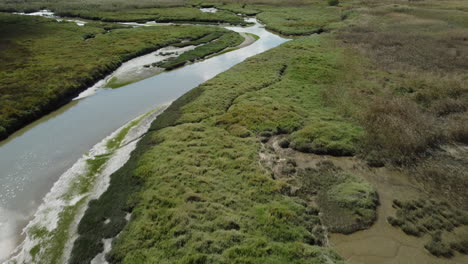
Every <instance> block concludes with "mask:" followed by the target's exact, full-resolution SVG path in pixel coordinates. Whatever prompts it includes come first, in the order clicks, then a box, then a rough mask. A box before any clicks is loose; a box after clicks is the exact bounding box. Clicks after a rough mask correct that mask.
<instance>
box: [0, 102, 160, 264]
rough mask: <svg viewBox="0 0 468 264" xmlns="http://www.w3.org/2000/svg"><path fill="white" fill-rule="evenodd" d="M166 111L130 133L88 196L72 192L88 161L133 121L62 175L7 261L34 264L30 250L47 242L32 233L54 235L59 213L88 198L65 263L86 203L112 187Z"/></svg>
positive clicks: (68, 250)
mask: <svg viewBox="0 0 468 264" xmlns="http://www.w3.org/2000/svg"><path fill="white" fill-rule="evenodd" d="M165 108H166V107H163V108H159V109H158V110H156V111H153V112H152V113H150V114H148V115H146V116H144V117H143V118H142V120H140V121H139V123H138V124H137V125H135V126H134V127H132V128H131V129H130V130H129V131H128V133H127V135H126V136H125V138H124V140H123V141H122V142H121V146H122V147H120V148H118V149H117V150H115V151H114V152H113V153H112V156H111V158H110V159H109V160H108V161H107V162H106V163H105V165H104V166H105V167H104V169H103V170H102V172H101V173H100V174H99V175H98V176H97V179H96V181H95V183H94V185H93V188H92V189H91V190H90V191H89V192H88V193H85V194H74V193H70V192H71V191H72V186H73V183H74V181H75V180H76V178H77V177H79V176H81V175H83V174H85V173H87V169H88V164H87V160H89V159H94V158H96V157H97V156H98V155H103V154H107V152H108V151H109V150H108V148H107V142H108V141H109V140H111V139H113V138H114V137H116V136H117V135H118V133H119V132H120V131H122V129H124V128H125V127H127V126H128V125H129V124H130V123H131V122H132V121H133V120H132V121H131V122H129V123H127V124H126V125H124V126H122V127H121V128H119V129H118V130H116V131H114V132H113V133H112V134H111V135H109V136H107V137H106V138H105V139H103V140H102V141H101V142H99V143H98V144H96V145H95V146H94V147H93V148H92V149H91V150H90V152H89V153H88V154H85V155H83V157H81V158H80V159H79V160H78V161H77V162H76V163H75V164H74V165H73V166H72V167H71V168H70V169H68V170H67V171H66V172H65V173H63V174H62V176H61V177H60V178H59V179H58V180H57V182H55V184H54V185H53V187H52V189H51V190H50V192H49V193H48V194H47V195H46V196H45V198H44V199H43V202H42V204H41V205H40V206H39V208H38V210H37V211H36V213H35V214H34V218H33V220H31V221H30V222H29V223H28V225H27V226H26V227H25V228H24V229H23V235H24V236H25V239H24V241H23V243H21V245H19V246H18V247H17V249H16V250H15V253H14V257H13V258H11V259H10V260H8V261H7V262H6V263H32V262H33V259H32V256H31V254H30V251H31V249H33V248H34V247H35V246H36V245H41V246H43V245H42V244H41V243H43V242H44V241H43V240H42V238H36V237H34V236H33V234H32V233H33V230H37V228H45V229H47V231H49V232H53V231H54V230H55V229H56V228H57V224H58V222H59V220H60V213H61V212H62V211H63V210H64V209H65V208H66V207H68V206H73V205H76V203H78V202H79V201H80V200H81V199H82V198H84V197H85V196H86V201H85V205H84V206H82V207H81V208H80V210H78V213H77V214H76V215H75V218H74V221H73V222H72V224H71V226H70V227H69V230H70V233H71V234H73V235H72V237H71V238H70V239H69V241H68V242H67V244H66V245H65V248H64V254H63V258H64V259H63V260H64V261H63V262H64V263H65V262H66V260H67V259H68V257H69V255H70V253H71V249H72V246H73V242H74V240H75V239H76V238H77V235H76V230H77V227H78V223H79V221H80V220H81V218H82V217H83V215H84V212H85V211H86V208H87V203H88V202H89V201H90V200H91V199H97V198H99V197H100V196H101V195H102V194H103V193H104V192H105V191H106V190H107V188H108V186H109V184H110V175H111V174H112V173H114V172H115V171H116V170H118V169H119V168H120V167H122V166H123V165H124V164H125V163H126V162H127V161H128V159H129V158H130V154H131V152H132V151H133V150H134V149H135V147H136V145H137V143H138V141H139V139H140V138H141V136H142V135H143V134H144V133H145V132H146V131H147V130H148V129H149V127H150V125H151V122H152V121H153V120H154V119H155V118H156V117H157V116H158V115H159V114H160V113H162V112H163V111H164V109H165ZM140 118H141V117H138V118H136V119H134V120H138V119H140ZM70 195H71V196H70ZM65 197H68V198H65ZM2 213H3V212H2ZM0 228H1V227H0ZM7 246H8V245H6V247H7ZM2 248H3V247H2ZM109 250H110V249H109ZM106 252H107V251H106ZM15 261H16V262H15Z"/></svg>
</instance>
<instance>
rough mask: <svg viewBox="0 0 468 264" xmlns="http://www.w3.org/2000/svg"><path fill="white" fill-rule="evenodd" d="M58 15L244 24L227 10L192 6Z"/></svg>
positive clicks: (128, 19) (107, 18)
mask: <svg viewBox="0 0 468 264" xmlns="http://www.w3.org/2000/svg"><path fill="white" fill-rule="evenodd" d="M57 14H58V15H60V16H69V17H81V18H87V19H93V20H101V21H106V22H124V21H133V22H146V21H156V22H161V23H162V22H176V23H229V24H236V25H245V24H246V23H245V22H244V20H243V19H242V18H241V17H239V16H236V15H235V14H233V13H231V12H227V11H218V12H216V13H204V12H202V11H200V10H199V9H198V8H194V7H173V8H145V9H130V10H120V11H119V12H108V11H96V10H71V11H60V12H58V13H57Z"/></svg>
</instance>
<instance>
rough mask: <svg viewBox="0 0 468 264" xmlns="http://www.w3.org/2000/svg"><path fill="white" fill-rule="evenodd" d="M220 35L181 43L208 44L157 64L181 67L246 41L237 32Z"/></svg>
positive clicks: (165, 67) (169, 67)
mask: <svg viewBox="0 0 468 264" xmlns="http://www.w3.org/2000/svg"><path fill="white" fill-rule="evenodd" d="M220 35H221V36H219V37H218V38H216V39H214V38H213V37H212V35H208V36H207V37H205V38H202V40H199V41H192V42H184V43H181V44H184V45H197V44H201V43H206V44H204V45H202V46H199V47H196V48H195V49H193V50H190V51H187V52H184V53H183V54H181V55H180V56H178V57H172V58H169V59H167V60H164V61H161V62H159V63H157V64H156V65H155V66H158V67H162V68H164V69H166V70H172V69H175V68H178V67H181V66H183V65H185V64H186V63H190V62H194V61H195V60H199V59H203V58H206V57H207V56H210V55H212V54H215V53H218V52H220V51H222V50H224V49H226V48H229V47H235V46H238V45H240V44H241V43H242V42H243V41H244V38H243V37H242V36H241V35H239V34H238V33H236V32H229V33H221V34H220ZM207 42H208V43H207ZM181 44H179V45H181Z"/></svg>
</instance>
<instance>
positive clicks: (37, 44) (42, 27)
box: [0, 13, 240, 138]
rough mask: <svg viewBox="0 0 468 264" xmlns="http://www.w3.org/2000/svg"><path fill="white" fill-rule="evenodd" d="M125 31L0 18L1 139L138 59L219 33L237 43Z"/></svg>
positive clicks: (179, 30)
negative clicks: (169, 47) (143, 55)
mask: <svg viewBox="0 0 468 264" xmlns="http://www.w3.org/2000/svg"><path fill="white" fill-rule="evenodd" d="M109 25H112V26H109ZM124 27H125V26H117V25H115V24H106V23H89V24H87V25H86V26H84V27H79V26H77V25H75V24H74V23H68V22H56V21H54V20H51V19H46V18H40V17H29V16H19V15H10V14H5V13H0V35H1V39H0V45H1V47H2V48H1V49H0V57H1V58H2V63H1V65H0V91H1V97H0V138H5V137H6V136H8V135H9V134H11V133H12V132H13V131H15V130H16V129H18V128H20V127H22V126H24V125H25V124H27V123H29V122H31V121H33V120H35V119H37V118H39V117H40V116H41V115H43V114H45V113H47V112H50V111H51V110H53V109H56V108H57V107H59V106H60V105H62V104H63V103H66V102H67V101H68V100H70V99H71V98H72V97H73V96H75V95H77V93H79V92H80V91H82V90H83V89H85V88H87V87H89V86H90V85H91V84H92V83H94V82H96V81H97V80H99V79H101V78H103V77H104V76H105V75H106V74H108V73H110V72H112V71H113V70H115V69H116V68H117V67H118V66H119V65H120V64H121V63H122V62H124V61H126V60H129V59H131V58H133V57H136V56H139V55H142V54H145V53H148V52H151V51H154V50H157V49H159V48H161V47H163V46H167V45H171V44H175V43H180V42H181V41H183V40H187V39H188V40H191V39H199V38H201V37H203V36H206V35H208V34H211V33H213V34H214V33H215V32H216V34H217V35H224V34H225V33H229V36H230V39H232V38H234V39H237V38H236V36H234V35H233V34H232V33H231V32H230V31H227V30H224V29H221V28H216V27H201V26H165V27H141V28H124ZM108 30H111V31H110V32H107V31H108ZM238 37H240V36H238ZM45 47H47V48H45ZM44 76H48V77H47V79H44Z"/></svg>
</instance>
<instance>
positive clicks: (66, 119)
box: [0, 19, 287, 261]
mask: <svg viewBox="0 0 468 264" xmlns="http://www.w3.org/2000/svg"><path fill="white" fill-rule="evenodd" d="M250 21H251V22H256V20H255V19H250ZM228 28H229V29H231V30H234V31H237V32H249V33H253V34H256V35H258V36H260V39H259V40H258V41H256V42H255V43H253V44H252V45H250V46H247V47H244V48H241V49H238V50H235V51H232V52H229V53H225V54H222V55H220V56H216V57H213V58H210V59H207V60H205V61H201V62H197V63H194V64H191V65H188V66H186V67H183V68H180V69H177V70H174V71H171V72H163V73H161V74H159V75H156V76H153V77H150V78H148V79H145V80H143V81H139V82H136V83H133V84H130V85H127V86H124V87H121V88H119V89H97V91H96V92H95V93H94V94H92V95H91V96H85V97H82V98H81V99H79V100H75V101H73V102H72V103H70V104H68V105H67V106H65V107H63V108H61V109H59V110H58V111H55V112H53V113H51V114H50V115H47V116H45V117H43V118H42V119H40V120H38V121H36V122H34V123H33V124H31V125H29V126H27V127H25V128H24V129H22V130H20V131H18V132H17V133H15V134H14V135H12V136H11V137H10V138H9V139H7V140H5V141H3V142H1V143H0V168H1V170H0V261H2V260H5V259H6V258H8V256H9V255H10V254H11V253H12V251H13V250H14V248H15V247H17V246H18V245H19V243H20V242H21V240H22V237H21V230H22V229H23V228H24V227H25V226H26V224H27V223H28V222H29V221H30V220H31V218H32V216H33V214H34V212H35V211H36V210H37V208H38V206H39V205H40V204H41V203H42V199H43V198H44V197H45V195H46V194H47V193H48V192H49V190H50V189H51V187H52V186H53V184H54V182H56V181H57V180H58V178H59V177H60V175H62V174H63V173H64V172H65V171H66V170H67V169H68V168H70V167H72V165H73V164H74V163H75V162H76V161H77V160H78V159H79V158H80V157H81V156H82V155H83V154H84V153H86V152H87V151H89V149H91V147H92V146H94V145H95V144H96V143H98V142H100V141H101V139H103V138H105V137H106V136H107V135H109V134H111V133H112V131H115V130H116V129H118V128H119V127H121V126H122V125H123V124H125V123H127V122H128V121H129V120H132V119H133V118H134V117H136V116H138V115H141V114H143V113H146V112H148V111H149V110H151V109H154V108H156V107H158V106H161V105H165V104H167V103H169V102H171V101H173V100H175V99H176V98H178V97H179V96H181V95H182V94H184V93H185V92H187V91H189V90H190V89H192V88H194V87H196V86H198V85H199V84H201V83H203V82H205V81H207V80H209V79H210V78H213V77H214V76H215V75H217V74H219V73H221V72H223V71H225V70H227V69H229V68H230V67H232V66H234V65H236V64H238V63H240V62H242V61H243V60H245V59H246V58H248V57H251V56H254V55H256V54H258V53H261V52H263V51H266V50H268V49H271V48H273V47H276V46H278V45H280V44H281V43H284V42H286V41H287V39H284V38H281V37H279V36H277V35H274V34H272V33H269V32H268V31H266V30H265V29H264V28H263V27H262V26H261V25H259V24H258V23H256V24H255V26H252V27H247V28H242V27H228Z"/></svg>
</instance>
